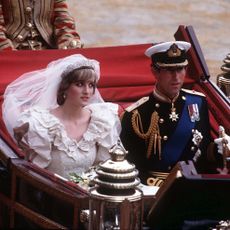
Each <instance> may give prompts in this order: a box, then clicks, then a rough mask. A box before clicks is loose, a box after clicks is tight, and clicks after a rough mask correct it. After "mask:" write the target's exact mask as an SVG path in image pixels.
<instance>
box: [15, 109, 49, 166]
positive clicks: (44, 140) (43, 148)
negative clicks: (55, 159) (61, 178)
mask: <svg viewBox="0 0 230 230" xmlns="http://www.w3.org/2000/svg"><path fill="white" fill-rule="evenodd" d="M42 120H43V117H42V116H41V113H39V112H38V111H36V110H28V111H26V112H24V113H22V114H21V116H20V118H19V120H18V126H20V125H22V124H25V123H29V129H28V132H27V133H25V135H24V137H23V139H22V142H24V143H25V144H26V145H28V146H29V147H30V149H32V150H33V151H31V154H30V155H29V156H28V159H29V160H30V161H31V162H32V163H34V164H36V165H38V166H39V167H41V168H46V167H47V166H48V165H49V163H50V161H51V147H52V141H51V138H50V135H49V134H48V129H47V127H46V126H45V124H44V122H43V121H42Z"/></svg>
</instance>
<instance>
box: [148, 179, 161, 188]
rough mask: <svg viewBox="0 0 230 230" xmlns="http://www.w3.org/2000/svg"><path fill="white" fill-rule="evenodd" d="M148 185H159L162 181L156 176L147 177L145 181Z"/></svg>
mask: <svg viewBox="0 0 230 230" xmlns="http://www.w3.org/2000/svg"><path fill="white" fill-rule="evenodd" d="M146 183H147V185H148V186H157V187H160V186H161V185H162V184H163V183H164V181H163V180H161V179H158V178H154V177H149V178H148V179H147V181H146Z"/></svg>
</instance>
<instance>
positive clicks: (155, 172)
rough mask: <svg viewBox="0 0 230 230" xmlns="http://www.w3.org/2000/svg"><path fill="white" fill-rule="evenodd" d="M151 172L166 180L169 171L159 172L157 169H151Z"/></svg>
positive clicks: (154, 175)
mask: <svg viewBox="0 0 230 230" xmlns="http://www.w3.org/2000/svg"><path fill="white" fill-rule="evenodd" d="M149 174H150V175H151V176H153V177H156V178H158V179H161V180H165V179H166V178H167V176H168V175H169V173H166V172H157V171H149Z"/></svg>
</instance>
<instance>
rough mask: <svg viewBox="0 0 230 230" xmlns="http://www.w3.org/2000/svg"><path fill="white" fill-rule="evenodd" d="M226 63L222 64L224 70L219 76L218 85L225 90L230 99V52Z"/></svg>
mask: <svg viewBox="0 0 230 230" xmlns="http://www.w3.org/2000/svg"><path fill="white" fill-rule="evenodd" d="M223 62H224V64H223V65H222V66H221V70H222V71H223V72H222V73H221V74H219V75H218V76H217V80H216V82H217V86H218V87H219V88H220V89H221V90H222V91H223V92H224V94H225V95H226V96H227V98H229V99H230V53H229V54H228V55H227V56H226V58H225V59H224V60H223Z"/></svg>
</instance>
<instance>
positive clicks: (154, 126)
mask: <svg viewBox="0 0 230 230" xmlns="http://www.w3.org/2000/svg"><path fill="white" fill-rule="evenodd" d="M158 121H159V116H158V113H157V112H153V113H152V116H151V122H150V125H149V128H148V131H147V132H146V133H144V130H143V125H142V121H141V116H140V114H139V112H138V110H137V109H135V110H134V111H133V114H132V118H131V122H132V127H133V130H134V132H135V133H136V134H137V135H138V136H139V137H140V138H142V139H144V140H146V141H147V142H148V149H147V158H149V157H150V155H151V153H152V149H153V147H154V154H156V148H157V145H158V153H159V159H160V160H161V136H160V131H159V126H158Z"/></svg>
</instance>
